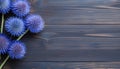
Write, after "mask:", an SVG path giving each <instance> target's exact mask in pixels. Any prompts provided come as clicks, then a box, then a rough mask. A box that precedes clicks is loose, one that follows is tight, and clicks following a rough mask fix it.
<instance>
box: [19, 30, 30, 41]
mask: <svg viewBox="0 0 120 69" xmlns="http://www.w3.org/2000/svg"><path fill="white" fill-rule="evenodd" d="M28 31H29V29H27V30H26V31H25V32H24V33H23V34H22V35H21V36H19V37H18V38H17V41H18V40H20V39H21V38H22V37H23V36H24V35H25V34H26V33H27V32H28Z"/></svg>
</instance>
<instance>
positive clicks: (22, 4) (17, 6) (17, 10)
mask: <svg viewBox="0 0 120 69" xmlns="http://www.w3.org/2000/svg"><path fill="white" fill-rule="evenodd" d="M11 9H12V11H13V13H14V14H16V15H17V16H19V17H23V16H25V15H27V14H28V13H29V12H30V5H29V3H28V2H27V1H26V0H17V1H15V2H13V3H12V8H11Z"/></svg>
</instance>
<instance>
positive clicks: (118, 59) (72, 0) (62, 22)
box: [4, 0, 120, 69]
mask: <svg viewBox="0 0 120 69" xmlns="http://www.w3.org/2000/svg"><path fill="white" fill-rule="evenodd" d="M30 2H31V3H32V11H31V12H36V13H38V14H40V15H41V16H42V17H43V18H44V19H45V22H46V26H45V29H44V31H43V32H41V33H39V34H36V35H28V36H26V37H25V38H23V39H22V41H25V43H26V45H27V54H26V57H25V58H24V59H22V60H19V61H12V60H10V61H9V62H8V63H7V64H6V66H5V67H4V69H120V0H31V1H30Z"/></svg>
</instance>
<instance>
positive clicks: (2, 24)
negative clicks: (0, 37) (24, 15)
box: [1, 14, 4, 33]
mask: <svg viewBox="0 0 120 69" xmlns="http://www.w3.org/2000/svg"><path fill="white" fill-rule="evenodd" d="M3 26H4V14H2V23H1V33H3Z"/></svg>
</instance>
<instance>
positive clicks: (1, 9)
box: [0, 0, 11, 14]
mask: <svg viewBox="0 0 120 69" xmlns="http://www.w3.org/2000/svg"><path fill="white" fill-rule="evenodd" d="M10 4H11V3H10V0H0V13H3V14H6V13H7V12H8V11H9V10H10Z"/></svg>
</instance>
